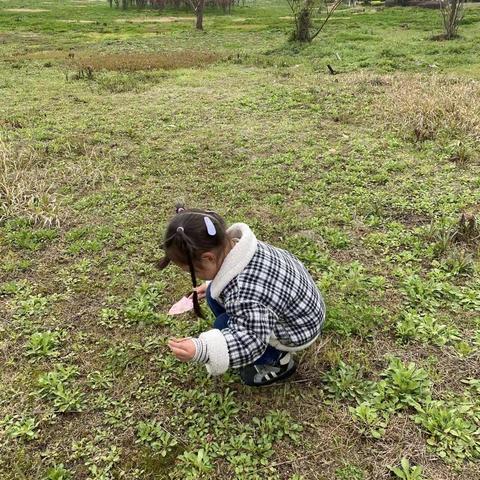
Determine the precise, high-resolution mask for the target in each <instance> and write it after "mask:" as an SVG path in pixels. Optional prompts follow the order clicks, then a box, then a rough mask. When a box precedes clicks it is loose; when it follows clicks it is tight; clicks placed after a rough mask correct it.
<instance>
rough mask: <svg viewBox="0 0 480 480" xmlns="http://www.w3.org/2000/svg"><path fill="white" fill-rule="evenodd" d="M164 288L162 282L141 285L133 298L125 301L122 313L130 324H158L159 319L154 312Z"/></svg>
mask: <svg viewBox="0 0 480 480" xmlns="http://www.w3.org/2000/svg"><path fill="white" fill-rule="evenodd" d="M164 288H165V284H164V283H162V282H156V283H153V284H146V283H143V284H142V285H140V286H139V287H138V288H137V289H136V291H135V294H134V295H133V297H131V298H130V299H129V300H127V302H126V304H125V307H124V308H123V313H124V315H125V318H126V319H127V321H128V322H130V323H145V324H148V323H154V322H158V321H159V319H160V317H159V315H158V314H157V313H156V312H155V308H156V306H157V304H158V302H159V299H160V294H161V292H162V291H163V289H164Z"/></svg>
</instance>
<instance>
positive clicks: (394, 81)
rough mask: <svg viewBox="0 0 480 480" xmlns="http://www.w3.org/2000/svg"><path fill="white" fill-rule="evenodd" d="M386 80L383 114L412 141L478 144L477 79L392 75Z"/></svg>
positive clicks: (479, 104) (479, 93)
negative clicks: (457, 141)
mask: <svg viewBox="0 0 480 480" xmlns="http://www.w3.org/2000/svg"><path fill="white" fill-rule="evenodd" d="M387 83H388V87H387V88H386V89H385V94H386V95H385V96H386V98H385V100H386V101H385V102H384V103H383V112H382V113H383V116H384V117H385V120H386V122H387V123H388V124H390V125H391V126H392V127H393V128H395V129H397V130H400V131H402V132H403V133H404V135H405V136H407V137H409V138H412V137H413V138H414V139H415V140H416V141H425V140H434V139H441V138H447V139H451V140H456V139H464V140H467V141H470V142H472V143H473V144H480V82H478V81H475V80H465V79H453V78H448V77H438V76H432V77H428V78H427V77H422V76H411V75H410V76H408V77H407V76H405V75H396V76H390V77H388V79H387ZM382 100H383V99H382Z"/></svg>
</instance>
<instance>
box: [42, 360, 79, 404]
mask: <svg viewBox="0 0 480 480" xmlns="http://www.w3.org/2000/svg"><path fill="white" fill-rule="evenodd" d="M76 375H77V370H76V368H75V367H64V366H62V365H56V367H55V370H53V371H50V372H47V373H44V374H41V375H40V376H39V377H38V380H37V386H38V390H37V393H38V395H40V397H42V398H46V399H49V400H51V401H52V402H53V406H54V407H55V409H56V411H58V412H79V411H81V408H82V399H83V393H82V392H81V390H80V389H79V388H76V387H73V386H72V385H71V379H72V378H73V377H75V376H76Z"/></svg>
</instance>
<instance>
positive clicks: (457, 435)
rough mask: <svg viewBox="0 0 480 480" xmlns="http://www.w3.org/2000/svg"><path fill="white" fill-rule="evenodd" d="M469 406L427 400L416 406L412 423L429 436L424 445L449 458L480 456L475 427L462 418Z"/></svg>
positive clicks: (459, 458)
mask: <svg viewBox="0 0 480 480" xmlns="http://www.w3.org/2000/svg"><path fill="white" fill-rule="evenodd" d="M470 409H471V405H466V406H465V407H462V406H457V405H455V404H454V403H453V402H450V403H447V402H445V401H441V400H437V401H430V402H428V403H427V404H426V405H425V406H424V407H420V406H419V407H418V408H417V414H416V415H415V416H414V420H415V422H416V423H418V424H419V425H421V426H422V427H423V429H424V430H425V431H426V432H427V433H428V434H429V435H430V437H429V438H428V439H427V444H428V445H429V446H430V447H431V448H432V449H433V450H434V451H435V453H436V454H437V455H439V456H440V457H441V458H444V459H446V460H449V461H455V460H464V459H473V458H479V457H480V442H479V432H478V426H476V425H475V424H474V423H473V422H472V421H471V420H469V419H468V418H466V417H465V413H466V412H467V411H468V410H470Z"/></svg>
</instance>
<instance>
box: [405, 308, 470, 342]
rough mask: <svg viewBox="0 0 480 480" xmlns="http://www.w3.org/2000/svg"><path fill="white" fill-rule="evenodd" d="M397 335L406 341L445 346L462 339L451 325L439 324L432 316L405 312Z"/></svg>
mask: <svg viewBox="0 0 480 480" xmlns="http://www.w3.org/2000/svg"><path fill="white" fill-rule="evenodd" d="M396 330H397V335H398V336H399V337H400V338H401V339H402V340H404V341H408V340H411V339H415V340H419V341H421V342H423V343H426V344H428V343H432V344H433V345H438V346H443V345H447V344H452V343H455V342H457V341H459V340H460V339H461V335H460V332H459V331H458V330H457V329H456V328H455V327H452V326H450V325H446V324H443V323H441V322H439V321H438V320H437V319H436V318H434V317H432V316H431V315H428V314H425V315H419V314H417V313H416V312H405V313H403V314H402V316H401V319H400V320H399V321H398V322H397V324H396Z"/></svg>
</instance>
